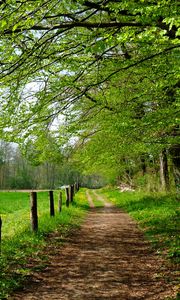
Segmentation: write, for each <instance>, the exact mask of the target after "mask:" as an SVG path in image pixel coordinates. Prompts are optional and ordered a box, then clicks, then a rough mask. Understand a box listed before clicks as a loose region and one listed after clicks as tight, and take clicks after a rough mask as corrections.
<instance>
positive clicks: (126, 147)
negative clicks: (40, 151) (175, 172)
mask: <svg viewBox="0 0 180 300" xmlns="http://www.w3.org/2000/svg"><path fill="white" fill-rule="evenodd" d="M0 12H1V13H0V16H1V17H0V18H1V19H0V49H1V58H0V68H1V69H0V79H1V82H0V84H1V85H0V87H1V90H0V93H1V98H0V105H1V114H0V130H1V135H2V136H5V137H7V138H8V139H12V138H13V139H14V140H16V141H18V142H20V143H21V142H23V145H25V144H27V143H29V140H32V139H36V137H38V138H39V139H40V140H41V139H42V141H43V135H44V132H45V131H46V130H47V131H48V132H51V135H53V138H54V137H55V138H56V139H58V140H59V142H60V143H61V144H62V145H66V146H67V145H68V146H69V144H68V143H69V142H68V141H71V139H72V144H73V146H74V148H75V149H79V148H82V146H84V147H85V148H84V149H86V150H84V153H88V155H87V157H86V159H85V161H87V160H88V159H89V158H90V157H91V158H92V159H94V158H95V157H96V154H97V153H99V163H100V162H101V161H103V162H106V161H107V160H108V161H111V162H112V163H113V164H114V163H117V162H118V161H119V157H120V156H121V157H124V156H125V154H126V155H127V154H128V153H129V152H131V154H132V152H134V151H137V152H138V153H144V152H146V151H147V150H148V149H149V147H151V151H152V152H153V149H157V148H158V149H162V148H164V147H171V146H172V145H177V144H178V138H179V134H178V131H179V125H178V124H179V123H178V113H179V87H180V73H179V67H180V66H179V61H180V60H179V56H180V51H179V48H180V40H179V38H180V18H179V15H180V3H179V1H177V0H159V1H148V0H146V1H144V0H129V1H127V0H126V1H125V0H121V1H120V0H119V1H109V0H103V1H84V0H81V1H75V0H72V1H66V0H63V1H57V0H51V1H42V0H37V1H29V0H26V1H23V0H22V1H14V0H6V1H0ZM53 125H55V130H54V131H53V130H52V126H53ZM48 134H49V133H48ZM76 140H77V142H75V141H76ZM42 145H43V142H42ZM70 145H71V143H70ZM110 145H111V146H110ZM42 148H43V147H42ZM105 149H106V150H105ZM69 151H70V150H69ZM68 153H69V152H68ZM101 153H102V155H101ZM106 153H107V159H105V156H106ZM120 153H121V155H120ZM83 155H84V154H83ZM110 158H111V159H110ZM95 161H96V159H95Z"/></svg>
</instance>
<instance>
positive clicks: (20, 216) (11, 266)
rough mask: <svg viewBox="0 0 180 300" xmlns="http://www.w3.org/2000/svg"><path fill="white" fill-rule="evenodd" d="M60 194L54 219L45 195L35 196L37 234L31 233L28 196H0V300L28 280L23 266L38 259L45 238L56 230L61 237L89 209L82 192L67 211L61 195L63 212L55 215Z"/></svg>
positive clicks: (77, 222) (25, 194)
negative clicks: (0, 231)
mask: <svg viewBox="0 0 180 300" xmlns="http://www.w3.org/2000/svg"><path fill="white" fill-rule="evenodd" d="M58 195H59V191H55V192H54V202H55V217H50V209H49V196H48V192H38V194H37V198H38V201H37V202H38V223H39V229H38V232H37V233H33V232H32V231H31V222H30V194H29V193H28V192H0V216H1V218H2V242H1V255H0V299H5V298H6V297H7V295H8V293H9V292H10V291H11V290H13V289H15V288H17V287H19V286H20V284H21V282H23V280H24V279H25V278H26V276H29V272H30V271H29V270H28V269H26V268H24V265H25V264H26V263H27V262H28V260H29V259H30V258H31V259H33V258H37V257H38V258H39V261H41V260H42V259H43V258H42V257H41V250H42V249H43V248H44V247H45V246H46V244H47V239H48V234H50V233H51V232H53V231H55V230H58V231H59V232H60V233H61V236H62V241H63V239H64V237H65V236H66V235H67V234H68V233H69V232H70V231H71V230H72V229H73V228H77V227H79V226H80V224H81V222H82V220H83V218H84V216H85V212H86V210H87V209H88V204H87V201H86V199H85V197H84V192H83V190H81V191H79V192H78V193H77V194H76V196H75V201H74V202H73V203H72V204H71V205H70V207H69V208H67V207H66V205H65V194H64V193H63V206H62V212H61V213H59V212H58Z"/></svg>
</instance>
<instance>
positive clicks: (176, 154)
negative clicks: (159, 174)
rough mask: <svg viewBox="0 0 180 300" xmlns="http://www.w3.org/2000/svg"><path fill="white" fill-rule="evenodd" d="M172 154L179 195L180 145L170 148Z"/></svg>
mask: <svg viewBox="0 0 180 300" xmlns="http://www.w3.org/2000/svg"><path fill="white" fill-rule="evenodd" d="M169 152H170V154H171V157H172V163H173V175H174V181H175V186H176V190H177V193H179V192H180V144H176V145H173V146H172V147H171V148H170V151H169Z"/></svg>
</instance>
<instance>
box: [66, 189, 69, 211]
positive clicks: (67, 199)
mask: <svg viewBox="0 0 180 300" xmlns="http://www.w3.org/2000/svg"><path fill="white" fill-rule="evenodd" d="M66 206H67V207H69V187H66Z"/></svg>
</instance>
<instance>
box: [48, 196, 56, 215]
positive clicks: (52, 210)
mask: <svg viewBox="0 0 180 300" xmlns="http://www.w3.org/2000/svg"><path fill="white" fill-rule="evenodd" d="M49 201H50V216H51V217H54V215H55V212H54V195H53V191H49Z"/></svg>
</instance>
